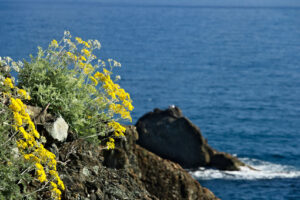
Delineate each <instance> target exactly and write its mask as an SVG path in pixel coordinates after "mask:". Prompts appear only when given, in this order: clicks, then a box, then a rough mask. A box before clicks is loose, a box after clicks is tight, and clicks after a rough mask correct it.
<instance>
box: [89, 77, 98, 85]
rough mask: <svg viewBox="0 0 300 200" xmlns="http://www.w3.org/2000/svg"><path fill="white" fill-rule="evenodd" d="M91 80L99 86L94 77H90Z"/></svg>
mask: <svg viewBox="0 0 300 200" xmlns="http://www.w3.org/2000/svg"><path fill="white" fill-rule="evenodd" d="M90 79H91V81H93V82H94V85H95V86H97V85H98V81H97V80H96V79H95V78H94V77H93V76H90Z"/></svg>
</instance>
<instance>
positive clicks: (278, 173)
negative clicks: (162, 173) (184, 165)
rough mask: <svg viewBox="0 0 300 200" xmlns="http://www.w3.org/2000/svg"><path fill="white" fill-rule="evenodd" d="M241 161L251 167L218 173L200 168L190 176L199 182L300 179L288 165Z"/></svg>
mask: <svg viewBox="0 0 300 200" xmlns="http://www.w3.org/2000/svg"><path fill="white" fill-rule="evenodd" d="M240 160H241V161H243V162H244V163H246V164H247V165H249V166H251V167H253V168H254V169H256V170H252V169H249V168H248V167H241V171H220V170H217V169H205V168H203V167H200V168H199V169H198V170H196V171H190V174H191V175H192V176H193V177H194V178H196V179H200V180H209V179H235V180H256V179H274V178H300V170H299V169H296V168H294V167H292V166H288V165H280V164H274V163H271V162H266V161H262V160H257V159H250V158H241V159H240Z"/></svg>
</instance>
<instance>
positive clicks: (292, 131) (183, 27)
mask: <svg viewBox="0 0 300 200" xmlns="http://www.w3.org/2000/svg"><path fill="white" fill-rule="evenodd" d="M64 30H69V31H70V32H71V34H72V35H73V36H79V37H82V38H83V39H85V40H87V39H98V40H99V41H100V42H101V45H102V48H101V50H99V51H98V52H96V55H97V56H98V57H100V58H101V59H108V58H112V59H115V60H118V61H119V62H121V63H122V68H120V69H119V68H118V69H117V70H116V71H115V72H114V73H115V74H120V75H121V77H122V78H121V80H120V82H119V83H120V85H121V86H122V87H123V88H125V89H126V91H128V92H129V93H130V94H131V98H132V99H133V105H134V107H135V109H134V111H133V113H132V116H133V122H132V123H133V124H134V123H135V122H136V121H137V120H138V119H139V117H141V116H142V115H143V114H145V113H146V112H149V111H152V110H153V109H154V108H161V109H165V108H167V107H168V106H170V105H176V106H178V107H179V108H181V110H182V112H183V114H184V115H185V116H187V117H188V118H189V119H190V120H191V121H192V122H193V123H194V124H196V125H197V126H199V127H200V129H201V131H202V133H203V135H204V137H205V138H207V140H208V143H209V144H210V145H211V146H212V147H214V148H215V149H217V150H219V151H224V152H228V153H231V154H233V155H235V156H237V157H238V158H240V159H241V160H242V161H244V162H245V163H247V164H249V165H251V166H252V167H254V168H256V169H257V171H253V170H249V169H246V168H243V169H242V170H241V171H238V172H229V171H219V170H216V169H204V168H199V169H195V170H192V171H190V173H191V175H192V176H194V177H195V178H196V179H197V180H198V181H199V182H200V183H201V185H203V186H204V187H207V188H209V189H210V190H211V191H212V192H213V193H214V194H215V195H216V196H218V197H219V198H221V199H224V200H250V199H251V200H252V199H255V200H299V199H300V137H299V136H300V2H299V1H296V0H295V1H293V0H287V1H279V0H273V1H271V0H253V1H250V0H240V1H235V0H228V1H220V0H215V1H208V0H207V1H201V0H198V1H197V0H186V1H183V0H182V1H180V0H173V1H172V0H160V1H159V0H144V1H141V0H128V1H120V0H73V1H72V0H60V1H57V0H51V1H50V0H49V1H46V0H39V1H37V0H19V1H18V0H0V56H10V57H12V58H13V59H15V60H22V59H26V60H29V55H30V54H33V55H36V52H37V46H41V47H43V48H47V46H48V44H49V43H50V41H51V40H52V39H56V40H60V39H61V37H62V36H63V32H64Z"/></svg>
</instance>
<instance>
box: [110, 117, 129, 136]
mask: <svg viewBox="0 0 300 200" xmlns="http://www.w3.org/2000/svg"><path fill="white" fill-rule="evenodd" d="M108 126H109V127H111V128H112V129H114V133H115V136H117V137H120V136H124V133H125V131H126V128H125V127H123V126H122V125H121V124H120V123H118V122H116V121H114V120H112V121H111V122H109V123H108Z"/></svg>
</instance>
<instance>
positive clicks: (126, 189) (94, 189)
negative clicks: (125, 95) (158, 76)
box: [28, 106, 217, 200]
mask: <svg viewBox="0 0 300 200" xmlns="http://www.w3.org/2000/svg"><path fill="white" fill-rule="evenodd" d="M28 111H30V112H29V113H30V115H31V117H32V118H33V119H34V120H35V122H36V124H37V128H38V129H39V130H38V131H39V132H40V133H41V135H43V136H44V137H46V138H47V143H46V144H45V147H46V148H48V149H49V150H51V151H52V152H53V153H54V154H55V155H56V157H57V158H58V160H57V170H58V172H59V175H60V177H61V179H62V180H63V182H64V184H65V188H66V189H65V191H63V193H62V199H65V200H75V199H76V200H77V199H84V200H87V199H91V200H110V199H120V200H123V199H129V200H131V199H134V200H136V199H137V200H138V199H143V200H150V199H151V200H152V199H153V200H158V199H170V200H172V199H174V200H181V199H182V200H198V199H200V200H201V199H203V200H215V199H217V197H215V196H214V194H213V193H212V192H210V191H209V190H208V189H206V188H204V187H202V186H201V185H200V184H199V182H197V181H196V180H194V179H193V178H192V177H191V175H190V174H189V173H188V172H186V171H185V170H184V169H182V168H181V167H180V165H179V164H176V163H173V162H172V161H169V160H165V159H163V158H160V157H159V156H157V155H155V154H153V153H151V152H149V151H147V150H146V149H144V148H142V147H140V146H138V145H136V141H137V140H138V137H139V135H138V133H137V131H136V127H135V126H127V127H126V134H125V135H126V137H123V138H116V139H115V145H116V148H115V149H114V150H107V149H106V148H105V147H104V146H102V145H101V144H100V145H99V144H98V145H96V144H92V143H89V142H87V141H85V140H82V139H78V138H77V137H75V136H74V134H72V133H71V132H69V133H68V135H67V134H63V136H64V137H63V139H61V140H60V139H59V138H53V135H51V134H49V132H50V133H51V131H49V130H47V124H49V123H52V124H53V126H54V125H55V122H56V121H57V120H55V118H54V117H53V116H51V115H49V114H47V109H44V110H42V109H40V108H38V107H31V106H28ZM63 128H64V127H63ZM59 130H61V129H59ZM64 130H65V129H64ZM65 131H66V130H65ZM59 135H61V134H59ZM65 137H68V138H67V139H66V138H65ZM30 187H32V188H33V190H34V188H38V187H39V184H36V183H32V184H31V186H30ZM39 196H40V197H41V198H42V199H49V198H50V192H49V191H48V190H47V191H41V192H39Z"/></svg>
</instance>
